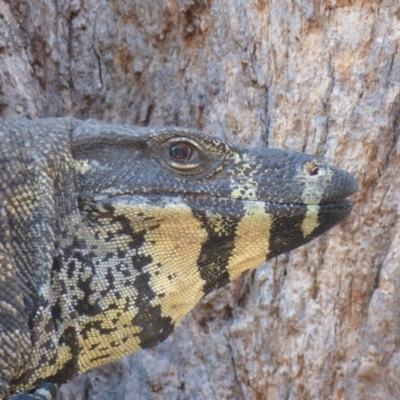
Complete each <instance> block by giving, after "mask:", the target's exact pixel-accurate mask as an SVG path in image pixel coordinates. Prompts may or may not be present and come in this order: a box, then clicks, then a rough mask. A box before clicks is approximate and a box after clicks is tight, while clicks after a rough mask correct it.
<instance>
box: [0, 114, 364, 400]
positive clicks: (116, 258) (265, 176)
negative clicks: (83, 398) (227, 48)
mask: <svg viewBox="0 0 400 400" xmlns="http://www.w3.org/2000/svg"><path fill="white" fill-rule="evenodd" d="M0 166H1V171H2V174H1V177H0V224H1V231H0V232H1V236H0V238H1V240H0V398H3V399H4V398H7V397H8V396H9V395H12V394H16V393H19V392H22V391H27V390H33V391H32V392H31V393H30V394H29V393H27V392H25V393H22V394H20V395H18V396H16V397H15V398H18V399H20V400H27V399H39V398H48V399H51V398H53V397H54V393H53V394H51V393H50V394H49V392H48V391H49V388H51V389H54V388H53V387H52V386H51V385H48V384H45V383H44V382H50V383H63V382H66V381H68V380H70V379H71V378H72V377H73V376H75V375H77V374H79V373H82V372H84V371H87V370H89V369H91V368H94V367H96V366H99V365H101V364H105V363H107V362H110V361H112V360H115V359H118V358H120V357H123V356H125V355H127V354H130V353H132V352H135V351H137V350H140V349H143V348H147V347H152V346H155V345H157V344H158V343H160V342H161V341H163V340H164V339H165V338H166V337H167V336H168V335H169V334H170V333H171V332H172V331H173V330H174V328H175V327H176V326H177V325H178V324H179V322H180V321H181V320H182V318H183V317H184V316H185V315H186V314H187V313H188V312H189V311H190V310H191V309H192V308H193V307H194V306H195V305H196V303H197V302H198V301H199V300H200V299H201V298H202V297H203V296H205V295H206V294H207V293H209V292H211V291H213V290H215V289H217V288H219V287H221V286H223V285H225V284H227V283H228V282H230V281H232V280H234V279H236V278H237V277H238V276H239V275H241V274H242V273H243V272H244V271H246V270H248V269H253V268H256V267H257V266H259V265H260V264H262V263H263V262H264V261H266V260H268V259H270V258H272V257H275V256H277V255H278V254H281V253H284V252H287V251H289V250H291V249H294V248H296V247H298V246H301V245H303V244H305V243H307V242H309V241H310V240H312V239H313V238H315V237H317V236H318V235H320V234H322V233H323V232H325V231H326V230H328V229H329V228H331V227H332V226H334V225H336V224H337V223H338V222H340V221H341V220H342V219H343V218H344V217H346V216H347V215H348V214H349V212H350V211H351V208H352V203H351V202H350V201H348V200H345V198H346V197H347V196H349V195H351V194H352V193H353V192H354V191H355V190H356V188H357V184H356V182H355V180H354V178H353V177H352V176H351V175H349V174H348V173H346V172H344V171H341V170H338V169H335V168H332V167H330V166H328V165H327V164H326V163H324V162H323V161H322V160H320V159H318V158H316V157H312V156H308V155H305V154H301V153H295V152H288V151H284V150H277V149H260V150H254V149H253V150H249V149H245V148H241V147H237V146H234V145H232V144H229V143H227V142H224V141H222V140H219V139H216V138H213V137H211V136H207V135H204V134H202V133H200V132H195V131H192V130H186V129H181V128H164V129H147V128H137V127H131V126H126V125H111V124H106V123H102V122H98V121H93V120H90V121H86V122H83V121H78V120H75V119H72V118H55V119H44V120H35V121H29V120H14V121H2V122H0ZM35 388H36V389H35ZM46 393H48V394H46ZM40 396H47V397H40Z"/></svg>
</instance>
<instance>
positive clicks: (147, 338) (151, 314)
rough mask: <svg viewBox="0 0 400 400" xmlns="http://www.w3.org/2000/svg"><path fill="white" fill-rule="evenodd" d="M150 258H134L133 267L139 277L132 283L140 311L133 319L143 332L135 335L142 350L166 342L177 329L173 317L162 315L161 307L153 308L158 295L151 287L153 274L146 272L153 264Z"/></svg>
mask: <svg viewBox="0 0 400 400" xmlns="http://www.w3.org/2000/svg"><path fill="white" fill-rule="evenodd" d="M152 261H153V260H152V258H151V257H150V256H139V255H138V256H134V257H132V267H133V268H134V269H136V270H137V271H138V275H137V277H136V278H135V280H134V281H133V282H132V286H133V287H134V288H135V289H136V291H137V293H138V295H137V297H136V298H135V308H136V309H137V310H138V312H137V314H136V315H135V317H133V318H132V325H133V326H135V327H140V328H142V330H141V331H140V332H139V333H135V334H134V336H137V337H138V338H139V340H140V343H139V345H140V347H141V348H142V349H145V348H148V347H153V346H156V345H157V344H159V343H161V342H162V341H163V340H165V339H166V338H167V337H168V336H169V335H170V334H171V333H172V331H173V330H174V329H175V324H174V323H173V321H172V319H171V317H165V316H164V315H163V314H162V309H161V306H160V305H156V306H152V305H151V301H152V300H154V299H155V298H156V297H157V296H158V294H157V292H156V291H155V290H154V288H153V287H152V286H151V274H150V272H148V271H147V272H146V271H145V268H146V267H147V266H149V265H150V264H151V263H152Z"/></svg>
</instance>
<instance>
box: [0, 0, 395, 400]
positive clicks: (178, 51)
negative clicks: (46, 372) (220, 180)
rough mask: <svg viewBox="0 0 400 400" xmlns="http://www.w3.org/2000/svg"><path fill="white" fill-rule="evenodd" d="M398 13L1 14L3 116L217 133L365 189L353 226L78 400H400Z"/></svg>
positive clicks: (307, 7) (295, 6)
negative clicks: (337, 171)
mask: <svg viewBox="0 0 400 400" xmlns="http://www.w3.org/2000/svg"><path fill="white" fill-rule="evenodd" d="M399 45H400V3H399V2H398V0H381V1H378V0H376V1H374V0H372V1H365V0H354V1H352V0H325V1H324V0H319V1H318V0H317V1H315V0H314V1H313V0H282V1H281V0H275V1H274V0H235V1H224V0H198V1H195V0H168V1H148V0H130V1H129V0H40V1H28V0H9V1H5V0H0V92H1V93H0V96H1V98H0V112H1V116H2V117H4V118H10V117H15V116H20V117H25V116H27V117H45V116H62V115H74V116H76V117H81V118H89V117H94V118H98V119H102V120H107V121H113V122H127V123H131V124H135V125H151V126H161V125H163V126H165V125H179V126H190V127H195V128H199V129H202V130H204V131H206V132H209V133H212V134H214V135H218V136H221V137H226V138H228V139H229V140H231V141H234V142H238V143H241V144H245V145H249V146H265V145H268V146H271V147H283V148H287V149H290V150H297V151H305V152H307V153H314V154H317V155H319V156H321V157H323V158H325V159H326V160H329V161H330V162H331V163H333V164H335V165H336V166H338V167H340V168H343V169H346V170H348V171H349V172H351V173H353V174H354V175H355V176H356V177H357V179H358V181H359V183H360V191H359V192H358V194H357V195H356V196H354V199H355V200H356V201H357V204H356V206H355V208H354V211H353V213H352V214H351V216H350V217H349V218H348V219H347V220H346V221H345V222H344V223H342V224H341V225H340V226H338V227H336V228H335V229H333V230H332V231H331V232H330V233H329V234H326V235H324V236H322V237H321V238H319V239H318V240H316V241H314V242H313V243H311V244H310V245H308V246H305V247H302V248H300V249H298V250H296V251H293V252H291V253H290V254H285V255H283V256H280V257H278V258H277V259H274V260H272V261H270V262H268V263H267V264H266V265H264V266H262V267H260V268H259V269H258V270H256V271H255V272H253V273H248V274H247V275H245V277H244V278H242V279H239V280H238V281H236V282H234V283H233V284H231V285H229V286H228V287H225V288H223V289H222V290H219V291H218V292H217V293H214V294H213V295H211V296H209V297H207V298H206V299H205V300H204V301H203V302H202V303H201V304H200V305H199V306H197V307H196V309H195V310H194V311H193V312H192V313H191V314H190V315H189V316H188V317H187V318H186V319H185V320H184V322H183V323H182V325H181V326H180V327H179V328H178V329H177V330H176V331H175V333H174V334H173V335H172V336H171V337H170V338H169V339H168V340H167V341H166V342H164V343H163V344H161V345H159V346H157V347H156V348H154V349H150V350H147V351H142V352H140V353H137V354H134V355H132V356H130V357H128V358H126V359H125V360H122V361H120V362H117V363H115V364H114V365H111V366H105V367H103V368H101V369H99V370H96V371H93V372H90V373H88V374H87V375H85V376H81V377H78V378H76V379H75V380H74V381H73V382H72V383H70V384H69V385H65V386H63V388H62V391H61V394H60V398H62V399H104V400H106V399H107V400H109V399H134V400H136V399H207V400H209V399H250V400H253V399H274V400H275V399H398V398H400V290H399V288H400V286H399V285H400V230H399V227H400V220H399V207H400V203H399V201H398V199H400V174H399V173H398V172H397V171H398V168H399V162H400V153H399V143H398V137H399V131H400V126H399V123H400V118H399V116H400V51H399V50H400V48H399Z"/></svg>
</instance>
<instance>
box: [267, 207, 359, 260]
mask: <svg viewBox="0 0 400 400" xmlns="http://www.w3.org/2000/svg"><path fill="white" fill-rule="evenodd" d="M352 206H353V204H352V203H351V202H350V201H342V202H338V203H334V204H325V205H319V212H318V220H317V223H318V226H317V227H316V228H315V229H314V230H313V232H312V233H311V234H310V235H309V236H307V237H304V233H303V230H302V224H303V221H304V218H305V217H306V213H307V206H305V205H293V204H268V203H267V204H266V205H265V212H266V213H268V214H271V215H273V216H274V217H273V221H272V227H271V229H270V232H269V234H270V238H269V253H268V256H267V259H268V260H269V259H270V258H273V257H276V256H277V255H279V254H282V253H286V252H288V251H290V250H293V249H295V248H297V247H299V246H302V245H303V244H305V243H308V242H310V241H311V240H312V239H314V238H316V237H317V236H319V235H321V234H322V233H324V232H326V231H327V230H329V229H330V228H332V227H333V226H335V225H336V224H337V223H338V222H340V221H341V220H342V219H343V218H344V217H345V216H347V215H348V214H349V213H350V211H351V209H352Z"/></svg>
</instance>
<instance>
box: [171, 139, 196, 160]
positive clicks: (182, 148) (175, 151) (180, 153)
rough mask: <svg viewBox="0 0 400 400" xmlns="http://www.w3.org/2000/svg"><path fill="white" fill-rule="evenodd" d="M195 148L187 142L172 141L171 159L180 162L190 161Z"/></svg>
mask: <svg viewBox="0 0 400 400" xmlns="http://www.w3.org/2000/svg"><path fill="white" fill-rule="evenodd" d="M192 154H193V149H192V147H191V146H190V145H189V144H188V143H185V142H175V143H172V144H171V146H170V148H169V156H170V157H171V160H173V161H175V162H179V163H184V162H188V161H190V159H191V158H192Z"/></svg>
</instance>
